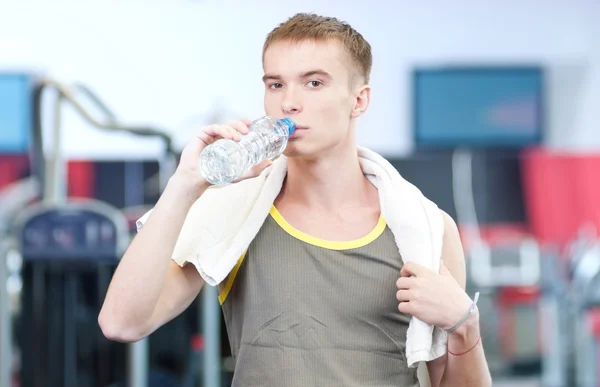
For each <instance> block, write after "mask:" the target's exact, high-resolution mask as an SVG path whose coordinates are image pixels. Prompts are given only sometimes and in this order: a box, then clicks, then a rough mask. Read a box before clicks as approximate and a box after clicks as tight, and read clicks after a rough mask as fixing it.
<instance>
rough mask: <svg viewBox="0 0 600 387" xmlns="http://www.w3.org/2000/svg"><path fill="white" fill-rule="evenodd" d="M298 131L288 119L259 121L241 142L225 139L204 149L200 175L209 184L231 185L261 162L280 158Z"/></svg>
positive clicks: (264, 118) (256, 121)
mask: <svg viewBox="0 0 600 387" xmlns="http://www.w3.org/2000/svg"><path fill="white" fill-rule="evenodd" d="M295 129H296V125H295V124H294V122H293V121H292V120H290V119H289V118H282V119H274V118H272V117H268V116H267V117H262V118H259V119H257V120H255V121H253V122H252V125H250V127H248V134H246V135H244V136H241V137H240V141H237V142H236V141H233V140H230V139H224V138H222V139H219V140H217V141H215V142H214V143H212V144H210V145H209V146H207V147H206V148H204V150H203V151H202V153H201V154H200V173H201V174H202V176H203V177H204V178H205V179H206V181H207V182H209V183H210V184H214V185H223V184H229V183H231V182H232V181H234V180H236V179H238V178H239V177H241V176H242V175H243V174H244V173H245V172H246V171H248V170H249V169H251V168H252V167H254V166H255V165H257V164H259V163H261V162H262V161H264V160H272V159H274V158H276V157H278V156H279V155H281V154H282V153H283V151H284V150H285V148H286V146H287V143H288V139H289V137H290V136H291V135H292V133H294V130H295Z"/></svg>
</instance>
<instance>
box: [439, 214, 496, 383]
mask: <svg viewBox="0 0 600 387" xmlns="http://www.w3.org/2000/svg"><path fill="white" fill-rule="evenodd" d="M442 215H443V218H444V240H443V247H442V259H443V263H444V267H442V275H443V274H444V273H443V271H444V270H446V268H447V270H448V272H449V274H451V275H452V276H453V277H454V278H455V279H456V281H457V282H458V284H459V285H460V287H461V288H463V289H464V288H465V284H466V269H465V258H464V252H463V248H462V244H461V240H460V235H459V233H458V229H457V227H456V224H455V222H454V220H453V219H452V218H451V217H450V216H449V215H448V214H446V213H445V212H442ZM465 312H466V310H465ZM480 335H481V332H480V330H479V312H478V310H477V309H475V311H474V312H473V314H471V316H470V317H469V318H468V320H467V321H466V322H465V323H464V324H463V325H462V326H461V327H459V328H458V329H457V330H456V331H454V332H453V333H450V334H449V335H448V351H449V353H448V354H446V355H444V356H442V357H440V358H438V359H436V360H433V361H431V362H428V363H427V368H428V370H429V376H430V379H431V384H432V387H438V386H439V387H454V386H461V387H487V386H491V385H492V379H491V376H490V373H489V368H488V365H487V361H486V358H485V353H484V350H483V345H482V344H481V339H480V338H481V336H480ZM452 353H453V354H456V355H453V354H452ZM463 353H464V354H463ZM461 354H463V355H461Z"/></svg>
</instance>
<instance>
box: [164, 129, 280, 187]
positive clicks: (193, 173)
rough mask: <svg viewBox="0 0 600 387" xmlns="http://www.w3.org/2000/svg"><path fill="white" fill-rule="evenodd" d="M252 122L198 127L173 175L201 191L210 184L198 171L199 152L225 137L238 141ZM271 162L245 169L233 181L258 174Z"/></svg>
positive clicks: (267, 161)
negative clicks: (239, 176)
mask: <svg viewBox="0 0 600 387" xmlns="http://www.w3.org/2000/svg"><path fill="white" fill-rule="evenodd" d="M251 124H252V122H251V121H250V120H245V119H244V120H240V121H230V122H228V123H227V124H224V125H209V126H205V127H204V128H202V129H200V130H199V131H198V133H197V134H196V135H195V136H194V137H193V138H192V139H191V140H190V141H189V142H188V143H187V144H186V146H185V147H184V148H183V151H182V153H181V159H180V161H179V166H178V167H177V170H176V171H175V175H177V176H178V177H179V179H177V180H180V181H185V182H187V183H189V184H191V185H192V186H193V187H194V188H196V189H197V190H198V192H200V193H201V192H203V191H204V189H206V188H207V187H208V186H209V185H210V184H209V183H208V182H207V181H206V180H205V179H204V177H203V176H202V174H201V173H200V168H199V163H200V153H202V151H203V150H204V148H206V147H207V146H208V145H210V144H212V143H213V142H215V141H217V140H219V139H222V138H225V139H229V140H233V141H240V138H241V136H242V135H245V134H248V127H249V126H250V125H251ZM271 164H272V162H271V161H269V160H266V161H264V162H262V163H260V164H258V165H257V166H255V167H253V168H252V169H250V170H249V171H247V172H246V173H245V174H244V175H243V176H242V177H241V178H239V179H237V180H236V181H235V182H238V181H242V180H245V179H250V178H253V177H256V176H258V175H260V173H261V172H262V171H263V170H264V169H265V168H267V167H268V166H269V165H271Z"/></svg>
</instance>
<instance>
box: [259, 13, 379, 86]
mask: <svg viewBox="0 0 600 387" xmlns="http://www.w3.org/2000/svg"><path fill="white" fill-rule="evenodd" d="M305 40H312V41H316V42H319V41H327V40H337V41H339V42H340V43H341V44H342V46H343V47H344V49H345V50H346V51H347V53H348V54H349V56H350V58H351V60H352V61H353V62H354V65H355V68H356V69H357V71H356V74H354V75H359V76H362V77H363V78H364V81H365V83H369V76H370V74H371V66H372V64H373V57H372V55H371V45H370V44H369V42H367V41H366V40H365V38H363V36H362V35H361V34H360V33H358V32H357V31H356V30H355V29H354V28H352V26H350V24H348V23H346V22H343V21H340V20H338V19H336V18H334V17H325V16H319V15H315V14H312V13H298V14H296V15H294V16H292V17H291V18H289V19H288V20H287V21H285V22H283V23H281V24H280V25H279V26H277V27H276V28H275V29H274V30H273V31H271V32H270V33H269V35H267V39H266V40H265V44H264V46H263V59H264V55H265V52H266V51H267V48H269V46H270V45H271V44H273V43H275V42H279V41H289V42H292V43H299V42H302V41H305Z"/></svg>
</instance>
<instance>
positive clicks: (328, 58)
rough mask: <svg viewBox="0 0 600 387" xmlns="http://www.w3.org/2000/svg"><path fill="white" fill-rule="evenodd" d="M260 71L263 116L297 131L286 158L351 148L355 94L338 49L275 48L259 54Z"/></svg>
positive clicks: (333, 45)
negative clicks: (285, 120) (289, 124)
mask: <svg viewBox="0 0 600 387" xmlns="http://www.w3.org/2000/svg"><path fill="white" fill-rule="evenodd" d="M263 68H264V72H265V76H264V78H263V79H264V84H265V101H264V103H265V112H266V114H267V115H269V116H272V117H276V118H282V117H289V118H291V119H293V120H294V122H295V123H296V125H297V128H296V132H295V133H294V135H293V136H292V138H291V139H290V141H289V143H288V147H287V149H286V151H285V154H286V156H288V157H303V156H305V157H315V156H320V155H323V154H324V153H325V152H328V151H331V150H333V149H335V147H337V146H345V145H352V146H354V144H349V142H350V141H354V139H353V138H349V136H348V133H349V130H350V123H351V120H352V118H353V116H355V115H356V114H355V113H354V114H353V109H354V108H355V106H356V104H357V94H356V93H357V90H360V89H359V88H358V87H357V86H356V85H355V82H353V80H352V74H353V67H352V64H351V61H350V58H349V56H348V54H347V53H346V52H345V51H344V48H343V47H342V45H341V43H339V42H338V41H335V40H331V41H320V42H314V41H303V42H299V43H291V42H287V41H281V42H275V43H273V44H272V45H270V46H269V47H268V48H267V51H266V52H265V55H264V59H263ZM363 94H364V93H363ZM363 102H364V101H363Z"/></svg>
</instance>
